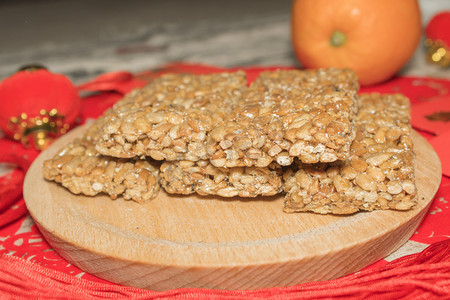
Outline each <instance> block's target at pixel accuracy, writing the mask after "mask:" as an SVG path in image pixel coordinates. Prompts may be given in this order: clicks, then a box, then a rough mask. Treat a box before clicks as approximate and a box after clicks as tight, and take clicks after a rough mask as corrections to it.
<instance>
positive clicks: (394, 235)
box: [24, 127, 441, 290]
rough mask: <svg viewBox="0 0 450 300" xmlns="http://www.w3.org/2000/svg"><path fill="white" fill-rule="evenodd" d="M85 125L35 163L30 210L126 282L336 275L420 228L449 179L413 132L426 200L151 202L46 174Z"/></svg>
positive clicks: (233, 285) (227, 285)
mask: <svg viewBox="0 0 450 300" xmlns="http://www.w3.org/2000/svg"><path fill="white" fill-rule="evenodd" d="M83 130H84V128H83V127H81V128H79V129H76V130H74V131H72V132H71V133H69V134H67V135H65V136H63V137H62V138H60V139H59V140H58V141H56V142H55V143H54V144H53V145H52V146H51V147H50V148H49V149H47V150H46V151H44V152H43V153H42V154H41V155H40V156H39V157H38V158H37V159H36V160H35V162H34V163H33V165H32V166H31V168H30V170H29V171H28V173H27V176H26V179H25V184H24V197H25V201H26V204H27V207H28V209H29V211H30V213H31V216H32V217H33V218H34V220H35V222H36V224H37V225H38V226H39V228H40V230H41V232H42V234H43V235H44V237H45V238H46V239H47V241H48V242H49V243H50V244H51V246H52V247H53V248H54V249H55V250H56V251H57V252H58V253H59V254H60V255H61V256H62V257H64V258H65V259H66V260H68V261H69V262H71V263H72V264H74V265H76V266H78V267H79V268H81V269H82V270H84V271H86V272H89V273H91V274H93V275H96V276H98V277H101V278H104V279H107V280H110V281H112V282H116V283H119V284H123V285H130V286H136V287H142V288H147V289H153V290H167V289H174V288H182V287H201V288H216V289H255V288H263V287H274V286H289V285H295V284H298V283H302V282H306V281H316V280H327V279H332V278H336V277H339V276H342V275H345V274H349V273H351V272H355V271H358V270H360V269H362V268H363V267H365V266H367V265H369V264H371V263H373V262H375V261H377V260H379V259H381V258H383V257H385V256H387V255H389V254H390V253H391V252H393V251H394V250H396V249H397V248H399V247H400V246H401V245H402V244H404V243H405V242H406V241H407V240H408V239H409V237H410V236H411V235H412V234H413V233H414V230H415V229H416V228H417V226H418V225H419V223H420V221H421V220H422V218H423V217H424V215H425V213H426V211H427V210H428V207H429V204H430V203H431V200H432V199H433V197H434V195H435V193H436V191H437V189H438V187H439V183H440V179H441V166H440V162H439V158H438V156H437V155H436V153H435V152H434V150H433V149H432V147H431V146H430V145H429V144H428V142H427V141H426V140H425V139H424V138H423V137H421V136H420V135H419V134H417V133H414V136H413V139H414V142H415V152H416V155H417V174H416V175H417V179H416V180H417V188H418V193H419V203H418V205H417V206H416V207H415V208H414V209H412V210H410V211H406V212H405V211H403V212H402V211H373V212H370V213H369V212H361V213H356V214H353V215H350V216H333V215H317V214H313V213H297V214H286V213H283V211H282V205H283V199H282V198H283V197H282V196H277V197H265V198H258V199H242V198H241V199H239V198H233V199H226V198H217V197H200V196H171V195H168V194H166V193H165V192H163V191H161V192H160V193H159V195H158V196H157V198H156V199H154V200H153V201H150V202H149V203H146V204H138V203H135V202H133V201H125V200H123V199H121V198H119V199H117V200H114V201H113V200H111V199H110V198H109V197H107V196H96V197H86V196H81V195H74V194H72V193H70V192H69V191H67V190H66V189H64V188H63V187H61V186H60V185H58V184H56V183H53V182H48V181H46V180H45V179H44V178H43V177H42V162H43V161H44V160H45V159H49V158H51V157H52V156H53V155H54V154H55V153H56V152H57V151H58V150H59V149H60V148H61V147H62V146H64V145H65V144H67V143H68V142H69V141H71V140H72V139H73V138H75V137H76V136H80V135H81V134H82V131H83Z"/></svg>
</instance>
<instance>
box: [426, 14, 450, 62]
mask: <svg viewBox="0 0 450 300" xmlns="http://www.w3.org/2000/svg"><path fill="white" fill-rule="evenodd" d="M426 35H427V38H426V40H425V46H426V47H427V59H428V61H429V62H431V63H435V64H438V65H440V66H442V67H449V66H450V11H445V12H441V13H439V14H437V15H435V16H434V17H433V18H431V20H430V22H429V23H428V25H427V28H426Z"/></svg>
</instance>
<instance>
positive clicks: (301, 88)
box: [207, 69, 359, 168]
mask: <svg viewBox="0 0 450 300" xmlns="http://www.w3.org/2000/svg"><path fill="white" fill-rule="evenodd" d="M358 88H359V86H358V82H357V77H356V74H355V73H354V72H353V71H351V70H340V69H320V70H307V71H300V70H279V71H275V72H263V73H262V74H261V75H260V76H259V77H258V78H257V79H256V81H255V82H253V83H252V84H251V85H250V88H249V89H248V90H246V91H245V93H244V94H243V97H242V98H241V99H240V100H239V102H238V103H237V104H236V105H235V106H234V107H233V109H232V113H231V114H228V115H226V117H225V119H224V120H223V121H221V122H219V123H218V124H217V125H216V126H215V128H214V129H213V130H212V131H211V133H210V134H209V135H208V138H207V144H208V146H207V153H208V155H209V157H210V161H211V163H212V164H213V165H214V166H216V167H229V168H230V167H237V166H256V167H265V166H267V165H269V164H270V163H271V162H272V161H276V162H277V163H278V164H280V165H282V166H287V165H290V164H291V163H292V162H293V160H294V158H295V157H297V158H299V159H300V160H301V161H303V162H305V163H316V162H332V161H335V160H343V159H347V158H348V156H349V153H350V145H351V142H352V141H353V139H354V137H355V130H354V128H355V127H354V124H353V120H354V117H355V114H356V108H357V107H356V98H355V96H356V93H357V91H358Z"/></svg>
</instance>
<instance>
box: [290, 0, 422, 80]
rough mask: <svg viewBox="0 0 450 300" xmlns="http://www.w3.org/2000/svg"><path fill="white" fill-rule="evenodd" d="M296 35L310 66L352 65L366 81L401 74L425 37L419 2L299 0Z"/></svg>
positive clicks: (296, 45)
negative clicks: (422, 36)
mask: <svg viewBox="0 0 450 300" xmlns="http://www.w3.org/2000/svg"><path fill="white" fill-rule="evenodd" d="M291 29H292V31H291V35H292V44H293V47H294V51H295V54H296V56H297V58H298V60H299V61H300V62H301V64H302V65H303V66H304V67H306V68H322V67H339V68H344V67H346V68H352V69H353V70H355V72H356V73H357V74H358V77H359V80H360V83H361V84H362V85H370V84H375V83H378V82H382V81H384V80H387V79H389V78H391V77H392V76H393V75H395V74H396V73H397V72H398V71H399V70H400V69H401V68H402V67H403V66H404V65H405V63H406V62H407V61H408V60H409V59H410V58H411V56H412V55H413V53H414V51H415V49H416V48H417V45H418V43H419V40H420V35H421V17H420V9H419V6H418V3H417V0H294V2H293V6H292V16H291Z"/></svg>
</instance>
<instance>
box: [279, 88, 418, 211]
mask: <svg viewBox="0 0 450 300" xmlns="http://www.w3.org/2000/svg"><path fill="white" fill-rule="evenodd" d="M358 106H359V111H358V114H357V117H356V128H357V133H356V138H355V141H354V142H353V143H352V145H351V156H350V158H349V160H348V161H345V162H335V163H332V164H312V165H308V164H303V163H300V164H299V170H298V171H297V172H295V173H294V174H292V175H291V176H288V177H289V178H288V179H287V180H286V182H285V186H284V190H285V192H286V193H287V194H286V197H285V207H284V210H285V211H286V212H301V211H312V212H316V213H321V214H326V213H333V214H350V213H354V212H356V211H359V210H365V211H372V210H374V209H396V210H408V209H410V208H411V207H412V206H414V205H415V204H416V202H417V196H416V187H415V175H414V170H415V166H414V161H415V155H414V152H413V149H412V140H411V126H410V111H409V106H410V104H409V100H408V99H407V98H405V97H404V96H402V95H379V94H365V95H361V96H360V97H359V105H358Z"/></svg>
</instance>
